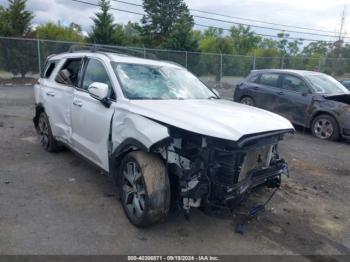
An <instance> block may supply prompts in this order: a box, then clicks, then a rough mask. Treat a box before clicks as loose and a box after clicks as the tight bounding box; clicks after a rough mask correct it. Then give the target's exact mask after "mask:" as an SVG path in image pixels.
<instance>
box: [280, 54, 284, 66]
mask: <svg viewBox="0 0 350 262" xmlns="http://www.w3.org/2000/svg"><path fill="white" fill-rule="evenodd" d="M280 67H281V69H283V68H284V55H282V57H281V66H280Z"/></svg>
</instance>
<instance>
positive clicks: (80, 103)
mask: <svg viewBox="0 0 350 262" xmlns="http://www.w3.org/2000/svg"><path fill="white" fill-rule="evenodd" d="M73 105H75V106H79V107H82V106H83V102H81V101H79V100H74V101H73Z"/></svg>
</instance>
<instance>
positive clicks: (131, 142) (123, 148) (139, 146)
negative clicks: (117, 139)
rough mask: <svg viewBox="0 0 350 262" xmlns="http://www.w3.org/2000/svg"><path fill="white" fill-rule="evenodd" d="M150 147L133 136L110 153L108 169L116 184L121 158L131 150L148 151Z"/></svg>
mask: <svg viewBox="0 0 350 262" xmlns="http://www.w3.org/2000/svg"><path fill="white" fill-rule="evenodd" d="M151 148H152V147H147V146H146V145H144V144H143V143H142V142H141V141H139V140H137V139H135V138H131V137H130V138H127V139H125V140H124V141H123V142H122V143H121V144H120V145H119V146H118V147H117V148H116V149H115V150H114V151H113V152H112V154H111V155H110V159H109V170H110V175H111V176H112V178H113V181H114V183H115V184H116V185H118V181H119V180H118V176H119V172H118V170H119V168H120V164H121V161H122V159H123V158H124V157H125V156H126V155H127V154H128V153H130V152H132V151H144V152H150V151H151Z"/></svg>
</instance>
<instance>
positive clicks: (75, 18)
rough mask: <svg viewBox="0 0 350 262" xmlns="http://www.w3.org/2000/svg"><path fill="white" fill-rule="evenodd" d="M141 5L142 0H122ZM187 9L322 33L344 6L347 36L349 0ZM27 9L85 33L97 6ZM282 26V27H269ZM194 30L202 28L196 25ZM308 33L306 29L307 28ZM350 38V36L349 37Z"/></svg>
mask: <svg viewBox="0 0 350 262" xmlns="http://www.w3.org/2000/svg"><path fill="white" fill-rule="evenodd" d="M83 1H86V2H90V3H98V0H83ZM124 1H126V2H132V3H137V4H141V3H142V0H124ZM185 2H186V3H187V5H188V6H189V8H191V9H199V10H203V11H209V12H215V13H220V14H225V15H229V16H236V17H243V18H250V19H257V20H263V21H267V22H273V23H281V24H287V25H293V26H301V27H309V28H312V29H321V30H328V31H331V32H333V33H324V32H323V33H322V32H317V33H320V34H326V35H329V34H330V35H334V34H335V32H336V30H338V29H339V25H340V15H341V12H342V10H343V8H344V6H346V8H347V19H346V23H345V30H346V31H347V33H348V35H347V36H350V1H349V0H292V1H291V0H290V1H286V0H244V1H243V0H219V1H213V0H185ZM111 4H112V6H113V7H114V8H119V9H124V10H131V11H135V12H141V13H142V8H141V7H136V6H130V5H126V4H124V3H120V2H113V1H111ZM0 5H3V6H7V0H0ZM27 8H28V9H29V10H31V11H32V12H33V13H34V15H35V18H34V20H33V23H34V24H40V23H45V22H48V21H52V22H57V21H60V22H61V23H62V24H63V25H68V24H70V23H71V22H74V23H77V24H80V25H82V28H83V30H84V31H85V32H89V31H90V28H91V24H92V21H91V17H93V16H94V13H95V12H96V11H97V7H94V6H89V5H85V4H82V3H77V2H73V1H72V0H45V1H44V0H28V1H27ZM192 14H194V15H196V14H197V15H201V16H210V17H213V18H217V19H224V20H231V21H235V22H242V23H250V24H255V25H260V26H269V25H266V24H258V23H252V22H247V21H242V20H238V19H233V18H223V17H219V16H213V15H207V14H200V13H196V12H192ZM113 15H114V18H115V21H116V22H117V23H127V22H128V21H134V22H136V21H139V20H140V16H138V15H133V14H128V13H123V12H119V11H113ZM195 22H196V23H198V24H205V25H212V26H217V27H224V28H229V27H230V24H229V23H223V22H218V21H210V20H206V19H201V18H195ZM270 27H275V28H281V26H276V25H275V26H270ZM197 29H203V28H202V27H197ZM252 29H253V30H254V31H255V32H256V33H262V34H272V35H275V34H277V33H278V31H273V30H268V29H262V28H254V27H252ZM288 29H290V30H297V31H304V30H300V29H295V28H294V29H292V28H288ZM308 32H309V31H308ZM290 35H291V36H293V37H304V38H311V39H317V40H318V39H323V40H331V39H332V40H333V39H334V38H331V37H322V36H311V35H303V34H298V33H290ZM348 40H349V41H350V38H349V39H348Z"/></svg>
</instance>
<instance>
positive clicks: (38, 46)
mask: <svg viewBox="0 0 350 262" xmlns="http://www.w3.org/2000/svg"><path fill="white" fill-rule="evenodd" d="M36 41H37V51H38V67H39V75H40V73H41V52H40V39H39V38H37V39H36Z"/></svg>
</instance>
